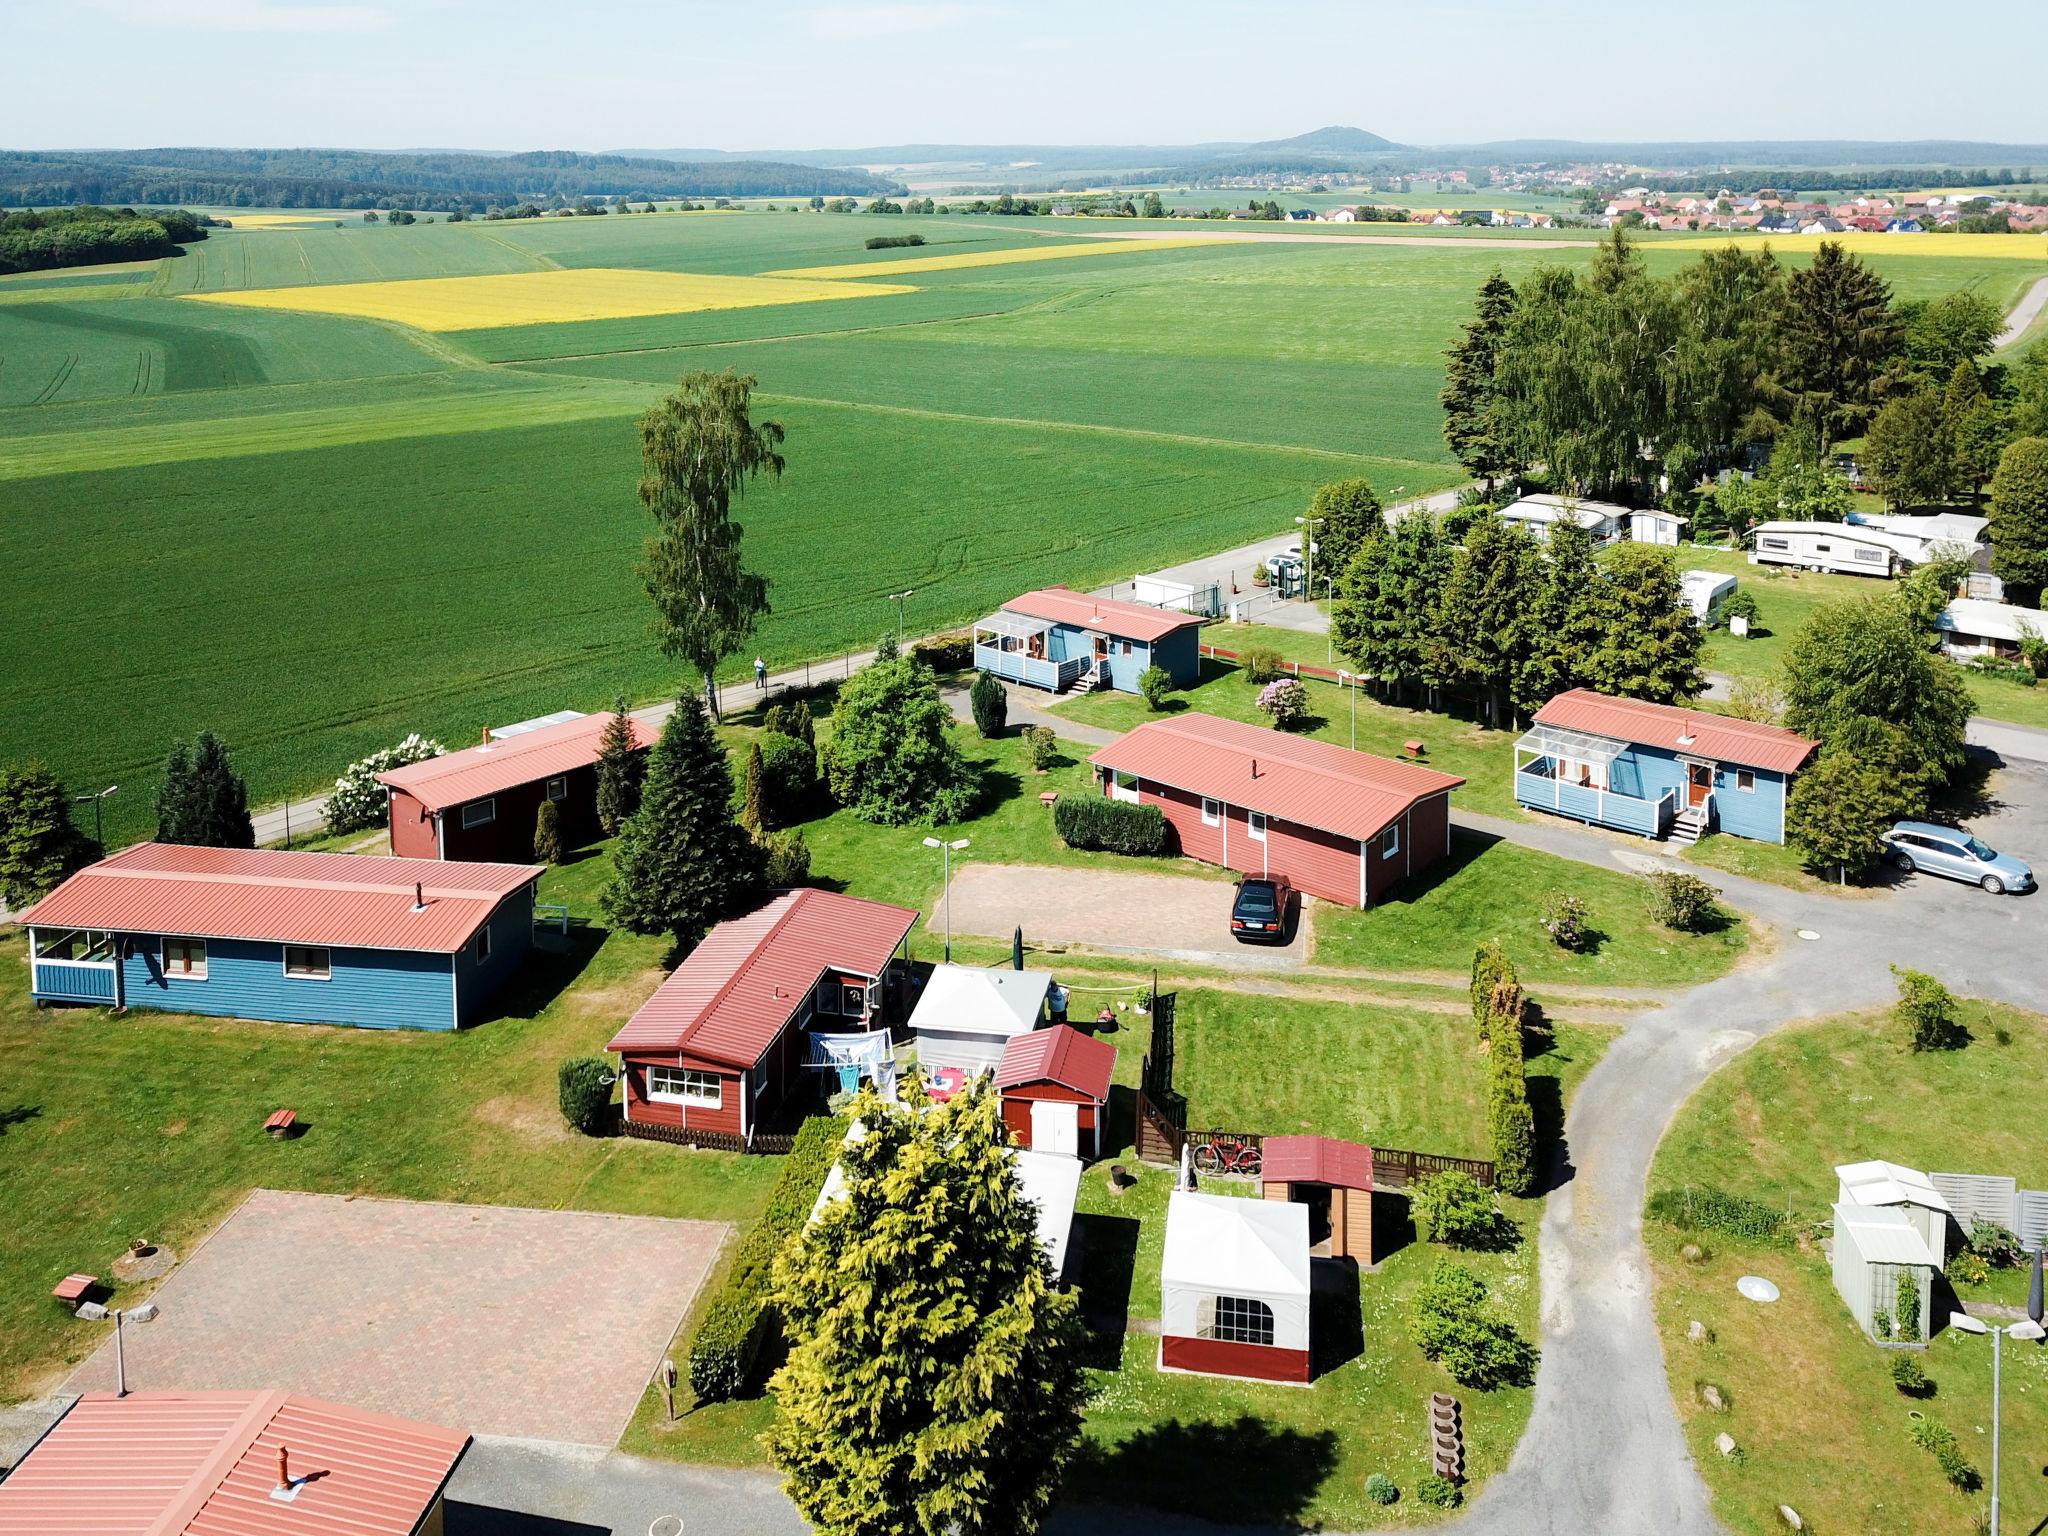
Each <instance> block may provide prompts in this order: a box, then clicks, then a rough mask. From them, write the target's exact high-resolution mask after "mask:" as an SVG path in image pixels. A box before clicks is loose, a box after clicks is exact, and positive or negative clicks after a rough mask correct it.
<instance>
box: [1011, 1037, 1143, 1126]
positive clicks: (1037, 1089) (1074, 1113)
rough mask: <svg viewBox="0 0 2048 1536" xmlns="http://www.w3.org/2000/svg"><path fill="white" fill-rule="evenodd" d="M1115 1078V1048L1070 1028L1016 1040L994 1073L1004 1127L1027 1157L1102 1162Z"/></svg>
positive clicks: (1016, 1038) (1013, 1039)
mask: <svg viewBox="0 0 2048 1536" xmlns="http://www.w3.org/2000/svg"><path fill="white" fill-rule="evenodd" d="M1115 1072H1116V1047H1115V1046H1113V1045H1111V1044H1110V1043H1109V1042H1108V1041H1107V1040H1097V1039H1096V1038H1094V1036H1092V1035H1084V1034H1083V1033H1081V1031H1080V1030H1078V1029H1075V1028H1074V1027H1073V1026H1072V1025H1069V1024H1055V1025H1053V1026H1052V1027H1051V1028H1050V1029H1038V1030H1032V1031H1031V1032H1029V1033H1028V1034H1021V1035H1015V1036H1013V1037H1012V1038H1011V1039H1010V1042H1009V1044H1008V1045H1007V1046H1006V1047H1005V1048H1004V1050H1003V1059H1002V1061H1001V1062H1000V1063H999V1064H998V1065H997V1067H996V1088H997V1091H998V1092H1000V1093H1001V1094H1002V1099H1003V1123H1004V1124H1005V1125H1007V1126H1008V1127H1009V1128H1010V1134H1011V1135H1013V1136H1015V1137H1016V1138H1017V1145H1018V1146H1020V1147H1027V1148H1029V1149H1030V1150H1031V1151H1034V1152H1056V1153H1060V1154H1062V1155H1064V1156H1067V1157H1085V1158H1096V1157H1100V1156H1101V1155H1102V1151H1103V1145H1102V1137H1103V1132H1104V1130H1106V1129H1107V1127H1108V1122H1109V1089H1110V1081H1111V1078H1112V1077H1113V1076H1114V1075H1115Z"/></svg>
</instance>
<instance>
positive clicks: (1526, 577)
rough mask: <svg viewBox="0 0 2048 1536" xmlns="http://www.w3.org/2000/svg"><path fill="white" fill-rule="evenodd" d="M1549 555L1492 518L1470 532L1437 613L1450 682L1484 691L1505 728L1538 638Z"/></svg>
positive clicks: (1489, 713)
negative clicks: (1534, 617) (1538, 605)
mask: <svg viewBox="0 0 2048 1536" xmlns="http://www.w3.org/2000/svg"><path fill="white" fill-rule="evenodd" d="M1541 561H1542V556H1541V555H1540V554H1539V553H1538V551H1537V547H1536V541H1535V540H1534V539H1533V538H1531V537H1530V536H1529V534H1528V533H1527V532H1526V531H1525V530H1524V529H1522V528H1519V527H1516V526H1514V525H1512V524H1509V523H1503V522H1502V521H1501V520H1500V519H1499V518H1497V517H1493V516H1491V515H1489V516H1487V517H1483V518H1481V519H1480V520H1479V521H1478V522H1477V523H1474V524H1473V525H1472V528H1471V530H1470V531H1469V532H1468V533H1467V534H1466V535H1465V547H1464V548H1463V549H1462V550H1460V551H1459V552H1458V555H1457V558H1456V559H1455V560H1454V561H1453V562H1452V565H1451V574H1450V578H1449V580H1448V581H1446V582H1445V584H1444V591H1443V600H1442V604H1441V606H1440V607H1439V609H1438V612H1437V637H1436V638H1437V645H1438V647H1439V652H1440V654H1441V656H1442V657H1443V659H1444V668H1445V672H1446V674H1447V677H1446V680H1447V681H1450V682H1454V683H1457V684H1461V685H1463V686H1465V687H1467V688H1474V689H1477V690H1478V691H1479V693H1480V696H1481V698H1482V699H1483V700H1484V702H1485V710H1486V719H1487V723H1488V724H1490V725H1499V724H1500V723H1501V720H1502V717H1503V716H1504V715H1505V714H1506V713H1507V711H1508V709H1509V708H1510V706H1511V702H1512V694H1513V690H1514V686H1515V683H1516V680H1517V679H1518V678H1520V677H1521V676H1522V674H1523V671H1524V669H1525V668H1526V667H1527V666H1528V662H1529V657H1530V655H1531V654H1532V652H1533V650H1534V642H1535V635H1534V631H1533V628H1532V626H1531V624H1530V622H1529V620H1530V613H1531V611H1532V609H1533V608H1534V606H1535V602H1536V597H1537V593H1538V591H1539V590H1540V587H1541V583H1542V567H1541Z"/></svg>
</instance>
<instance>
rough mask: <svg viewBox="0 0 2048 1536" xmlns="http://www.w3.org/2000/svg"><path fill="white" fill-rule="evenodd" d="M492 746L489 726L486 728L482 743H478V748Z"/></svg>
mask: <svg viewBox="0 0 2048 1536" xmlns="http://www.w3.org/2000/svg"><path fill="white" fill-rule="evenodd" d="M490 744H491V728H490V727H489V726H488V725H487V726H485V727H484V733H483V738H482V739H481V740H480V741H478V742H477V745H478V746H480V747H488V746H489V745H490Z"/></svg>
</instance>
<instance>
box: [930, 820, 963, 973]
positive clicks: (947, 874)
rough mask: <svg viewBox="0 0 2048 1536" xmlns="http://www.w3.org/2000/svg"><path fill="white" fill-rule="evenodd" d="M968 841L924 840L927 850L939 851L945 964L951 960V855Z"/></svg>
mask: <svg viewBox="0 0 2048 1536" xmlns="http://www.w3.org/2000/svg"><path fill="white" fill-rule="evenodd" d="M967 843H968V839H967V838H964V837H963V838H960V839H958V840H957V841H954V842H950V843H949V842H947V841H945V840H944V839H943V838H937V837H928V838H926V839H925V840H924V845H925V847H927V848H936V849H938V850H939V869H940V878H941V879H943V880H944V881H945V894H944V895H943V896H942V897H941V898H940V900H941V902H942V904H943V905H944V906H945V909H946V962H947V964H949V965H950V964H951V963H952V960H953V855H954V854H956V853H958V852H960V851H961V850H962V849H964V848H965V847H966V846H967Z"/></svg>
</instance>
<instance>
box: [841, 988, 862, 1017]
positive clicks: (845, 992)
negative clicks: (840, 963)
mask: <svg viewBox="0 0 2048 1536" xmlns="http://www.w3.org/2000/svg"><path fill="white" fill-rule="evenodd" d="M867 1007H868V989H867V988H866V987H865V986H863V985H862V984H861V983H860V982H857V981H842V982H841V983H840V984H839V1011H840V1012H841V1013H843V1014H845V1015H846V1016H847V1017H848V1018H859V1017H860V1016H861V1015H862V1014H863V1013H865V1012H867Z"/></svg>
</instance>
